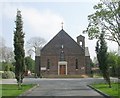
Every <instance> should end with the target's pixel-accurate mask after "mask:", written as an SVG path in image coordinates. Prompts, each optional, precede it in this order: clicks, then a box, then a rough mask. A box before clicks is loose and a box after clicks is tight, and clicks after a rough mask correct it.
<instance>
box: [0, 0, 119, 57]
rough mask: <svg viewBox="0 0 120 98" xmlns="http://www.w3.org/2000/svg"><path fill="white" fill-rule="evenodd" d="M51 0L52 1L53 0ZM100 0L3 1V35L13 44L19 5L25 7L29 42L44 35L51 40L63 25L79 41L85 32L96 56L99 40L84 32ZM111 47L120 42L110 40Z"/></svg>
mask: <svg viewBox="0 0 120 98" xmlns="http://www.w3.org/2000/svg"><path fill="white" fill-rule="evenodd" d="M50 1H51V2H50ZM98 1H99V0H58V1H57V2H56V0H49V2H48V0H41V2H39V1H38V0H34V1H33V0H31V1H30V0H26V1H23V0H20V1H19V0H17V1H16V0H9V2H8V1H7V0H4V2H1V3H0V7H1V8H0V12H1V13H0V14H1V15H0V27H1V28H0V32H2V33H0V36H2V37H3V38H4V39H5V41H6V45H7V46H10V47H13V31H14V28H15V22H14V21H15V19H16V12H17V9H19V10H21V14H22V18H23V22H24V24H23V27H24V32H25V42H26V41H27V40H28V39H30V38H31V37H35V36H40V37H42V38H44V39H45V40H46V41H47V42H48V41H49V40H50V39H52V38H53V37H54V36H55V35H56V34H57V33H58V32H59V31H60V30H61V22H63V23H64V26H63V29H64V30H65V31H66V32H67V33H68V34H69V35H70V36H71V37H72V38H73V39H74V40H75V41H76V37H77V36H79V35H80V34H81V35H84V36H85V40H86V46H87V47H89V52H90V55H91V58H92V59H93V57H95V56H96V54H95V45H96V40H88V37H87V34H82V31H83V30H85V29H86V27H87V25H88V20H87V16H88V15H90V14H92V13H94V9H93V6H94V5H95V4H97V3H98ZM108 48H109V51H113V50H116V51H117V44H116V43H114V42H111V41H109V42H108Z"/></svg>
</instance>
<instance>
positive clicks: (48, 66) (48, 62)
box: [47, 59, 50, 69]
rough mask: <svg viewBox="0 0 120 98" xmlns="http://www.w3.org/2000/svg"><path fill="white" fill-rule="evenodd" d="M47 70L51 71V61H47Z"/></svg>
mask: <svg viewBox="0 0 120 98" xmlns="http://www.w3.org/2000/svg"><path fill="white" fill-rule="evenodd" d="M47 69H50V60H49V59H47Z"/></svg>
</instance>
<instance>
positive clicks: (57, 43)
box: [41, 29, 84, 54]
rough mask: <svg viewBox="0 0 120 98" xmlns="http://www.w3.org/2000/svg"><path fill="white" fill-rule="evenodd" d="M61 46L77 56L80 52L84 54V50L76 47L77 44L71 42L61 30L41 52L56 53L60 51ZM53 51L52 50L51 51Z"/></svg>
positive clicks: (73, 41) (71, 39)
mask: <svg viewBox="0 0 120 98" xmlns="http://www.w3.org/2000/svg"><path fill="white" fill-rule="evenodd" d="M61 45H64V46H65V48H66V49H67V51H69V52H73V51H74V52H76V53H77V52H78V54H79V53H80V52H81V54H82V53H84V49H83V48H82V47H81V46H80V45H78V43H77V42H76V41H75V40H73V38H71V37H70V36H69V35H68V34H67V33H66V32H65V31H64V30H63V29H62V30H60V31H59V32H58V34H56V36H54V37H53V39H51V40H50V41H49V42H48V43H47V44H46V45H45V46H44V47H43V48H42V50H41V52H43V51H45V50H46V51H47V52H51V53H52V52H56V51H58V50H59V49H60V47H61ZM51 49H53V50H51Z"/></svg>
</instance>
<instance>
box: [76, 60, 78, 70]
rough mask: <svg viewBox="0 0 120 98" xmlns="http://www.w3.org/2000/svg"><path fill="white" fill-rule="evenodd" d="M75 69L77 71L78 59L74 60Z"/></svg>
mask: <svg viewBox="0 0 120 98" xmlns="http://www.w3.org/2000/svg"><path fill="white" fill-rule="evenodd" d="M75 68H76V69H78V59H76V60H75Z"/></svg>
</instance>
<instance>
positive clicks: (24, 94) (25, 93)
mask: <svg viewBox="0 0 120 98" xmlns="http://www.w3.org/2000/svg"><path fill="white" fill-rule="evenodd" d="M38 86H39V84H37V85H35V86H33V87H32V88H30V89H29V90H27V91H25V92H24V93H22V94H20V95H19V96H18V97H16V98H19V97H20V98H21V97H22V96H26V95H27V94H29V93H30V92H31V91H32V90H34V89H35V88H37V87H38Z"/></svg>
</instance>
